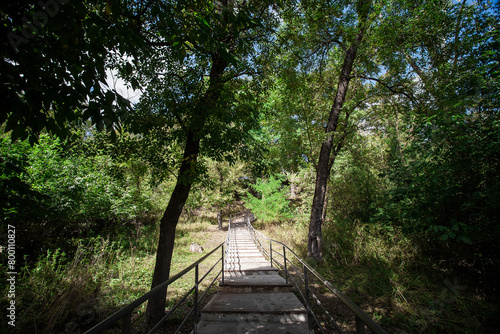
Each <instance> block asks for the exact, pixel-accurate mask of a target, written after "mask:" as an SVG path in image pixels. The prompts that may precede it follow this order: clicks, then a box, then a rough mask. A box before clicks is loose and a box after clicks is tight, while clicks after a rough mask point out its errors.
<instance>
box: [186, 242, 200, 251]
mask: <svg viewBox="0 0 500 334" xmlns="http://www.w3.org/2000/svg"><path fill="white" fill-rule="evenodd" d="M189 251H190V252H192V253H203V247H201V246H200V244H198V243H196V242H193V243H192V244H191V246H190V247H189Z"/></svg>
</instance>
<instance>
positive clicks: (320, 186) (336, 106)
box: [307, 0, 370, 262]
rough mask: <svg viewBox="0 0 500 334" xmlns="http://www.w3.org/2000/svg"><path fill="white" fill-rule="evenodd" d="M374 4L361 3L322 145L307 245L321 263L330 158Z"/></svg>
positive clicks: (315, 258) (310, 252) (313, 256)
mask: <svg viewBox="0 0 500 334" xmlns="http://www.w3.org/2000/svg"><path fill="white" fill-rule="evenodd" d="M368 4H370V1H366V2H365V1H362V0H361V1H360V5H361V6H360V8H362V10H363V11H364V12H363V13H359V14H360V18H359V23H358V27H359V30H358V34H357V35H356V38H355V40H354V41H353V43H352V45H351V46H350V47H349V48H348V49H347V50H346V53H345V57H344V63H343V64H342V70H341V72H340V77H339V83H338V86H337V92H336V94H335V99H334V101H333V106H332V109H331V110H330V116H329V118H328V123H327V125H326V128H325V133H326V134H327V135H328V137H327V139H326V140H325V141H324V142H323V143H322V145H321V150H320V153H319V159H318V165H317V166H316V184H315V188H314V197H313V203H312V208H311V218H310V221H309V234H308V242H307V256H308V257H309V258H312V259H314V260H316V261H318V262H322V261H323V250H322V247H323V237H322V231H321V229H322V223H323V218H324V217H323V209H324V204H325V196H326V187H327V183H328V179H329V178H330V170H331V167H332V165H333V163H334V161H335V159H331V158H330V155H331V152H332V149H333V147H334V137H335V131H336V130H337V126H338V123H339V117H340V113H341V111H342V106H343V105H344V102H345V97H346V95H347V91H348V88H349V81H350V80H351V73H352V68H353V64H354V60H355V59H356V53H357V51H358V47H359V45H360V44H361V42H362V40H363V37H364V34H365V31H366V19H367V16H368V11H367V7H365V6H367V5H368Z"/></svg>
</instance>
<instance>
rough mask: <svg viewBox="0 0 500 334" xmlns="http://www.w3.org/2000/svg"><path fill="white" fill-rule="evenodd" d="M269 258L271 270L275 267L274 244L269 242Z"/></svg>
mask: <svg viewBox="0 0 500 334" xmlns="http://www.w3.org/2000/svg"><path fill="white" fill-rule="evenodd" d="M269 256H270V257H271V268H272V267H273V243H272V241H269Z"/></svg>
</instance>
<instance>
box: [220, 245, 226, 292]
mask: <svg viewBox="0 0 500 334" xmlns="http://www.w3.org/2000/svg"><path fill="white" fill-rule="evenodd" d="M225 247H226V245H225V244H224V245H222V256H221V258H222V285H224V248H225Z"/></svg>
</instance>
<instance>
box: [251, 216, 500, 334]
mask: <svg viewBox="0 0 500 334" xmlns="http://www.w3.org/2000/svg"><path fill="white" fill-rule="evenodd" d="M254 226H255V227H256V228H258V229H260V230H262V231H263V232H264V233H265V234H266V235H268V236H269V237H271V238H273V239H275V240H278V241H282V242H284V243H286V244H287V245H288V246H289V247H290V248H291V249H293V250H294V251H295V252H296V253H297V254H298V255H300V256H301V257H302V258H303V259H306V258H307V239H306V238H307V233H308V229H307V225H306V224H300V223H299V224H294V223H292V222H284V223H266V224H264V223H259V222H256V223H255V224H254ZM323 238H324V240H323V241H324V263H321V264H318V263H312V262H310V264H311V265H313V266H314V267H315V268H316V269H317V271H318V272H319V273H320V274H321V275H323V276H324V277H325V278H326V280H328V281H329V282H331V283H332V284H333V285H334V286H336V287H337V288H338V289H340V290H341V291H342V292H343V293H344V294H346V295H347V296H348V297H349V298H350V299H351V300H352V301H353V302H354V303H356V304H357V305H358V306H360V307H361V308H362V309H363V310H364V311H366V312H367V313H368V314H369V315H370V316H371V317H372V318H373V319H374V320H375V321H377V322H378V323H379V324H380V325H381V326H382V327H383V328H384V329H386V330H387V331H388V332H389V333H494V332H495V330H496V329H495V326H494V325H493V324H494V319H495V318H496V315H497V314H498V303H497V302H495V299H494V298H491V296H489V297H490V298H489V297H488V296H486V295H485V294H484V293H481V292H480V290H479V289H478V283H477V282H474V281H471V280H467V277H464V276H463V275H459V274H457V272H454V271H449V270H446V269H445V268H444V267H442V266H440V264H439V263H434V262H433V260H432V259H430V258H429V257H427V256H426V255H425V254H426V253H425V252H423V250H422V249H421V244H419V243H417V242H415V241H413V240H411V239H408V238H406V237H405V236H404V235H403V233H401V231H398V230H396V229H387V228H383V227H377V226H374V225H369V224H363V223H361V222H356V223H338V222H337V223H333V222H328V223H327V224H325V226H324V228H323ZM322 302H323V301H322ZM325 303H326V304H327V305H329V307H331V308H332V309H334V310H333V311H334V312H335V308H337V307H338V306H337V304H338V300H337V299H333V296H332V300H331V301H330V303H329V301H328V300H327V301H325ZM339 321H340V322H342V321H343V320H342V319H340V320H339ZM347 332H350V330H349V329H348V330H347Z"/></svg>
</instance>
